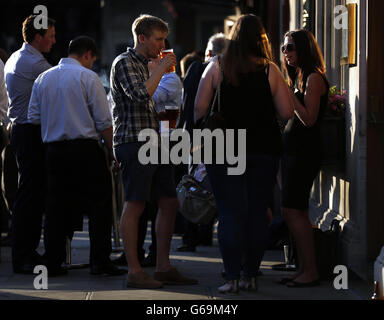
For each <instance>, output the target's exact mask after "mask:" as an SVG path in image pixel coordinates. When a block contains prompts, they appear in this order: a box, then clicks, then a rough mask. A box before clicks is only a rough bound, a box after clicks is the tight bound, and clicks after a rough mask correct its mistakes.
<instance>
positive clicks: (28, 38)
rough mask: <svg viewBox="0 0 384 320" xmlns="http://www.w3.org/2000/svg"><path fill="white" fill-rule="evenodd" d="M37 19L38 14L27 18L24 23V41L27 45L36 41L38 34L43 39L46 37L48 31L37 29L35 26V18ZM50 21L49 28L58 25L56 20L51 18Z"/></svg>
mask: <svg viewBox="0 0 384 320" xmlns="http://www.w3.org/2000/svg"><path fill="white" fill-rule="evenodd" d="M36 17H37V15H36V14H32V15H30V16H29V17H28V18H26V19H25V20H24V22H23V39H24V41H25V42H26V43H31V42H32V41H33V40H35V36H36V35H37V34H40V35H41V36H42V37H44V35H45V33H46V32H47V30H48V29H43V28H42V29H36V28H35V26H34V21H35V18H36ZM47 19H48V28H50V27H53V26H54V25H55V23H56V21H55V20H53V19H51V18H47Z"/></svg>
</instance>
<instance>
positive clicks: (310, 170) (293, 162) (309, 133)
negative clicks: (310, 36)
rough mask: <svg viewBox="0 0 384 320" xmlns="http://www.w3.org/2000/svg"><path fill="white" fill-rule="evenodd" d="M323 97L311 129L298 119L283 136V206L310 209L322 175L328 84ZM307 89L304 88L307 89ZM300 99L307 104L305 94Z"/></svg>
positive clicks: (299, 96) (292, 120)
mask: <svg viewBox="0 0 384 320" xmlns="http://www.w3.org/2000/svg"><path fill="white" fill-rule="evenodd" d="M323 79H324V82H325V84H326V88H327V91H326V94H324V95H323V96H321V99H320V108H319V113H318V117H317V120H316V122H315V124H314V125H313V126H312V127H306V126H305V125H304V124H303V123H302V122H301V120H300V119H299V118H298V117H297V116H296V114H295V116H294V117H293V118H291V119H290V120H289V121H288V123H287V125H286V126H285V129H284V133H283V145H284V156H283V159H282V163H281V173H282V189H283V190H282V203H283V207H285V208H290V209H297V210H303V211H304V210H307V209H308V206H309V197H310V192H311V189H312V185H313V181H314V180H315V179H316V177H317V175H318V174H319V172H320V167H321V160H322V150H321V135H320V124H321V121H322V118H323V115H324V112H325V108H326V106H327V103H328V90H329V85H328V81H327V79H325V78H324V77H323ZM304 90H305V89H304ZM296 96H297V98H298V99H299V100H300V102H301V103H302V105H303V106H305V105H304V93H303V92H297V93H296Z"/></svg>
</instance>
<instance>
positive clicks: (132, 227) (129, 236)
mask: <svg viewBox="0 0 384 320" xmlns="http://www.w3.org/2000/svg"><path fill="white" fill-rule="evenodd" d="M144 208H145V202H144V201H128V202H125V203H124V208H123V213H122V215H121V221H120V234H121V236H122V238H123V245H124V252H125V257H126V259H127V263H128V267H129V273H130V274H135V273H137V272H140V271H142V268H141V265H140V262H139V259H138V257H137V234H138V225H139V219H140V216H141V214H142V213H143V211H144Z"/></svg>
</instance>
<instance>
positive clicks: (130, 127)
mask: <svg viewBox="0 0 384 320" xmlns="http://www.w3.org/2000/svg"><path fill="white" fill-rule="evenodd" d="M168 32H169V29H168V25H167V23H166V22H164V21H163V20H161V19H160V18H157V17H153V16H150V15H141V16H140V17H138V18H137V19H136V20H135V21H134V22H133V24H132V33H133V35H134V40H135V45H134V48H128V50H127V51H126V52H125V53H123V54H121V55H119V56H118V57H117V58H116V59H115V60H114V62H113V64H112V69H111V79H110V82H111V103H112V115H113V130H114V134H113V145H114V153H115V156H116V159H117V160H118V162H119V164H120V167H121V169H122V176H123V184H124V192H125V203H124V208H123V213H122V217H121V222H120V230H121V235H122V238H123V244H124V251H125V256H126V258H127V263H128V266H129V273H128V278H127V287H135V288H160V287H162V285H163V284H195V283H197V280H195V279H191V278H187V277H185V276H183V275H181V274H180V273H179V272H178V271H177V269H175V268H174V267H172V266H171V264H170V261H169V250H170V243H171V239H172V234H173V229H174V221H175V217H176V212H177V208H178V200H177V195H176V185H175V181H174V172H173V167H172V165H171V164H168V165H166V164H147V165H143V164H141V163H140V161H139V159H138V153H139V149H140V148H141V147H142V146H143V144H144V143H145V142H140V141H138V137H139V134H140V131H141V130H144V129H153V130H155V131H156V132H157V133H158V131H159V120H160V118H159V116H158V115H157V113H156V111H155V109H154V106H153V100H152V96H153V94H154V93H155V91H156V88H157V86H158V85H159V82H160V80H161V78H162V76H163V75H164V73H166V71H167V70H168V69H169V68H170V67H171V66H174V65H176V56H175V55H174V54H168V55H167V56H166V57H165V58H164V59H162V60H161V61H160V63H159V65H158V67H157V68H156V69H155V70H154V71H153V72H152V74H151V76H150V75H149V72H148V60H149V59H155V58H157V57H158V55H159V54H160V51H161V50H162V49H164V46H165V44H164V40H165V39H166V37H167V35H168ZM150 201H157V203H158V207H159V213H158V217H157V222H156V235H157V265H156V271H155V274H154V279H153V278H152V277H150V276H149V275H148V274H146V273H145V272H144V271H143V270H142V267H141V266H140V263H139V260H138V257H137V234H138V222H139V218H140V216H141V214H142V212H143V210H144V208H145V203H146V202H150Z"/></svg>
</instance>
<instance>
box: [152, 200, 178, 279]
mask: <svg viewBox="0 0 384 320" xmlns="http://www.w3.org/2000/svg"><path fill="white" fill-rule="evenodd" d="M178 208H179V202H178V200H177V198H161V199H160V200H159V212H158V215H157V218H156V238H157V263H156V271H157V272H164V271H167V270H169V268H170V267H171V264H170V261H169V251H170V248H171V240H172V235H173V231H174V225H175V219H176V213H177V209H178Z"/></svg>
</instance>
